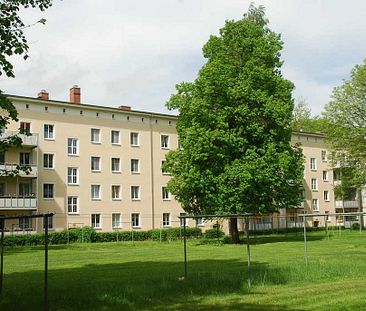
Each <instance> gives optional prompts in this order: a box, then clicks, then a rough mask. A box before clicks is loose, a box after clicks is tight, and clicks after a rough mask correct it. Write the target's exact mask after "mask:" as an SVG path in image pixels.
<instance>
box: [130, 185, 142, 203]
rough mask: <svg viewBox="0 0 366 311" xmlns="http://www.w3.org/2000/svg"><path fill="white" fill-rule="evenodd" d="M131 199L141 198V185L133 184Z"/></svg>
mask: <svg viewBox="0 0 366 311" xmlns="http://www.w3.org/2000/svg"><path fill="white" fill-rule="evenodd" d="M131 199H132V200H140V186H131Z"/></svg>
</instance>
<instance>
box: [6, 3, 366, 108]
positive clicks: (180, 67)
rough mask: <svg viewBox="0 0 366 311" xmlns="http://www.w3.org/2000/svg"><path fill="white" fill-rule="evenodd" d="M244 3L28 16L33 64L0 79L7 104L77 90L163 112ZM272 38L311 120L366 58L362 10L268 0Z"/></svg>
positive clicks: (62, 6) (75, 9)
mask: <svg viewBox="0 0 366 311" xmlns="http://www.w3.org/2000/svg"><path fill="white" fill-rule="evenodd" d="M250 2H251V1H244V0H240V1H239V0H139V1H136V0H123V1H120V0H103V1H102V0H94V1H90V0H63V1H60V0H56V1H55V3H54V6H53V7H52V8H51V9H49V10H48V11H47V12H45V13H42V14H41V13H39V12H37V11H34V10H29V9H27V10H25V11H24V12H23V16H24V19H25V21H26V22H28V23H33V22H34V21H35V20H37V19H39V18H42V17H45V18H46V19H47V21H48V22H47V24H46V25H44V26H43V25H37V26H35V27H31V28H30V29H27V30H26V36H27V38H28V41H29V43H30V56H31V57H30V58H29V59H28V60H27V61H23V60H22V59H21V58H19V57H14V58H13V59H12V60H13V63H14V64H15V74H16V78H14V79H9V78H5V77H2V78H0V88H1V89H2V90H3V91H5V92H6V93H9V94H16V95H24V96H36V95H37V93H38V92H39V91H40V90H41V89H46V90H47V91H48V92H49V93H50V99H55V100H68V90H69V88H70V87H71V86H72V85H74V84H77V85H79V86H80V87H81V89H82V101H83V102H85V103H90V104H96V105H103V106H120V105H130V106H132V108H133V109H136V110H147V111H153V112H167V110H166V108H165V102H166V101H167V100H168V99H169V96H170V94H172V93H174V90H175V84H176V83H180V82H182V81H192V80H194V79H195V77H196V76H197V73H198V71H199V69H200V68H201V66H202V65H203V64H204V58H203V57H202V52H201V49H202V46H203V44H204V43H205V42H206V41H207V40H208V38H209V36H210V35H211V34H217V33H218V30H219V29H220V28H221V27H223V25H224V23H225V20H227V19H240V18H241V17H242V15H243V14H244V13H245V12H246V11H247V9H248V7H249V4H250ZM256 4H257V5H259V4H262V5H264V6H265V7H266V14H267V17H268V18H269V20H270V28H271V29H272V30H274V31H276V32H278V33H281V36H282V40H283V41H284V49H283V51H282V59H283V60H284V65H283V67H282V73H283V75H284V76H285V77H286V78H287V79H289V80H291V81H292V82H293V83H294V84H295V86H296V90H295V91H294V98H298V97H300V96H301V97H303V98H305V100H306V101H307V103H308V104H309V106H310V107H311V109H312V112H313V114H318V113H320V112H321V111H322V109H323V107H324V105H325V104H326V103H327V102H328V101H329V96H330V94H331V92H332V89H333V87H335V86H337V85H340V84H341V83H342V80H343V79H348V78H349V73H350V71H351V69H352V67H353V66H354V65H356V64H359V63H361V62H362V61H363V59H364V58H365V55H366V40H365V38H366V19H365V17H364V16H365V15H364V14H365V12H366V1H361V0H359V1H358V0H349V1H347V2H346V1H341V0H307V1H303V0H268V1H261V2H259V1H256Z"/></svg>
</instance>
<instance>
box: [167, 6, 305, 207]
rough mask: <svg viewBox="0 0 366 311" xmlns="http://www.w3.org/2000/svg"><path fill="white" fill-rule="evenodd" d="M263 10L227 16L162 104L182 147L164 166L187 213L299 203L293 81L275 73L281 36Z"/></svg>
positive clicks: (300, 167) (300, 170)
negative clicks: (174, 112)
mask: <svg viewBox="0 0 366 311" xmlns="http://www.w3.org/2000/svg"><path fill="white" fill-rule="evenodd" d="M267 23H268V20H267V19H266V17H265V15H264V10H263V7H261V6H260V7H258V8H256V7H254V6H250V8H249V12H248V13H247V14H245V15H244V18H243V19H241V20H239V21H227V22H226V23H225V27H224V28H222V29H221V30H220V35H219V36H211V37H210V39H209V40H208V42H207V43H206V44H205V45H204V47H203V55H204V57H205V58H206V59H207V62H206V64H205V65H204V66H203V67H202V68H201V70H200V72H199V75H198V77H197V79H196V80H195V81H194V82H193V83H181V84H179V85H177V86H176V89H177V93H176V94H174V95H172V96H171V98H170V100H169V101H168V103H167V107H168V108H170V109H178V110H179V118H178V122H177V132H178V135H179V141H180V145H181V149H179V150H174V151H171V152H169V154H168V155H167V157H166V162H165V164H164V169H166V170H167V171H169V172H170V173H171V175H172V179H171V180H170V181H169V183H168V187H169V190H170V191H171V192H172V193H173V194H174V195H175V197H176V199H177V200H178V201H179V202H180V203H181V205H182V207H183V208H184V210H185V211H187V212H189V213H192V214H220V213H244V212H268V211H273V210H277V209H278V208H281V207H295V206H298V204H300V201H301V191H300V188H301V186H302V179H303V157H302V152H301V150H300V149H298V148H296V147H294V148H293V147H291V146H290V139H291V120H292V110H293V101H292V96H291V92H292V90H293V84H292V83H291V82H290V81H288V80H285V79H284V78H283V77H282V75H281V71H280V67H281V65H282V61H281V60H280V51H281V49H282V45H283V43H282V41H281V40H280V36H279V35H278V34H276V33H274V32H272V31H271V30H270V29H269V28H268V27H267Z"/></svg>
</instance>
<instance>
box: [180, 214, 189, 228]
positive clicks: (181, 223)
mask: <svg viewBox="0 0 366 311" xmlns="http://www.w3.org/2000/svg"><path fill="white" fill-rule="evenodd" d="M179 216H187V213H179ZM184 224H185V225H186V226H188V218H180V226H181V227H184Z"/></svg>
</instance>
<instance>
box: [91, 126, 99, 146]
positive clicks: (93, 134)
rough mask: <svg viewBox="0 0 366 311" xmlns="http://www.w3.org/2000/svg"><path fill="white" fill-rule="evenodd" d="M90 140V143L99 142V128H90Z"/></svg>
mask: <svg viewBox="0 0 366 311" xmlns="http://www.w3.org/2000/svg"><path fill="white" fill-rule="evenodd" d="M90 140H91V142H92V143H100V129H91V137H90Z"/></svg>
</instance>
